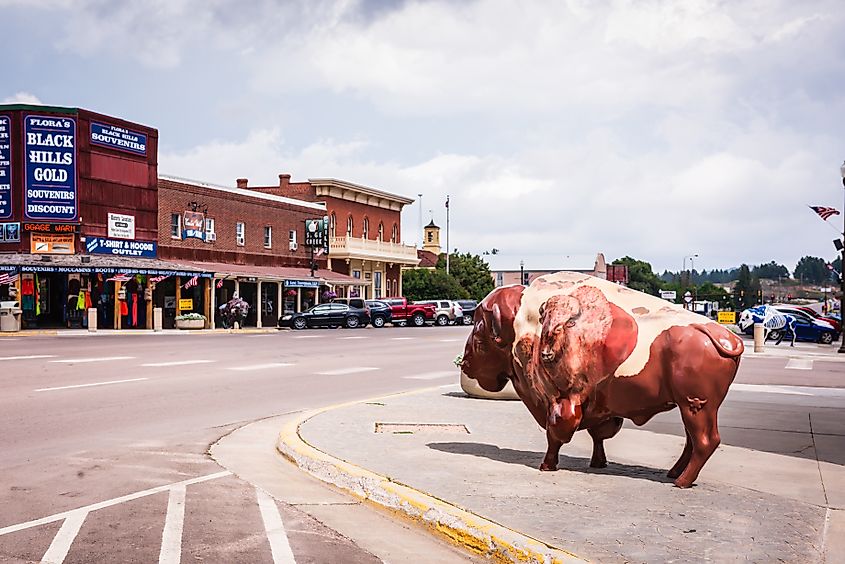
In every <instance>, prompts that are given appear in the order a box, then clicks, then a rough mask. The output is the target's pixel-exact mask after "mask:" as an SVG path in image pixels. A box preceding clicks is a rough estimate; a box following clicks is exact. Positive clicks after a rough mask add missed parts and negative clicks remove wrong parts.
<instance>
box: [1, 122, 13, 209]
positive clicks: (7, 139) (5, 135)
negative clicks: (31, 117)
mask: <svg viewBox="0 0 845 564" xmlns="http://www.w3.org/2000/svg"><path fill="white" fill-rule="evenodd" d="M10 217H12V120H11V119H10V118H9V116H0V219H9V218H10Z"/></svg>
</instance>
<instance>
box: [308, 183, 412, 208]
mask: <svg viewBox="0 0 845 564" xmlns="http://www.w3.org/2000/svg"><path fill="white" fill-rule="evenodd" d="M308 182H310V183H311V184H313V185H314V186H337V187H338V188H346V189H348V190H353V191H355V192H359V193H361V194H367V195H368V196H376V197H378V198H384V199H385V200H392V201H394V202H398V203H400V204H403V205H408V204H413V203H414V199H413V198H408V197H405V196H400V195H399V194H392V193H390V192H385V191H383V190H377V189H376V188H370V187H369V186H363V185H361V184H354V183H352V182H348V181H346V180H338V179H336V178H309V179H308Z"/></svg>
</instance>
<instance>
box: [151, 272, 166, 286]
mask: <svg viewBox="0 0 845 564" xmlns="http://www.w3.org/2000/svg"><path fill="white" fill-rule="evenodd" d="M165 278H170V275H169V274H162V275H161V276H153V277H152V278H150V282H153V283H155V284H158V283H159V282H161V281H162V280H164V279H165Z"/></svg>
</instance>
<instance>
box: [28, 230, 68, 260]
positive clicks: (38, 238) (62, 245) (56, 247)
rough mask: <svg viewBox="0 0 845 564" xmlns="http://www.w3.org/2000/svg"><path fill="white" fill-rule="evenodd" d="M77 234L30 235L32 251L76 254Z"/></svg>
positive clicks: (36, 252)
mask: <svg viewBox="0 0 845 564" xmlns="http://www.w3.org/2000/svg"><path fill="white" fill-rule="evenodd" d="M75 238H76V236H75V235H38V234H36V233H33V234H32V235H31V236H30V239H29V241H30V243H29V246H30V252H32V254H34V255H43V254H51V255H72V254H74V244H73V243H74V239H75Z"/></svg>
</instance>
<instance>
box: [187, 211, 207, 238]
mask: <svg viewBox="0 0 845 564" xmlns="http://www.w3.org/2000/svg"><path fill="white" fill-rule="evenodd" d="M182 225H183V226H184V229H182V238H183V239H187V238H189V237H193V238H194V239H202V240H203V241H205V229H203V227H204V226H205V215H203V213H202V212H197V211H186V212H185V214H184V216H183V217H182Z"/></svg>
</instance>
